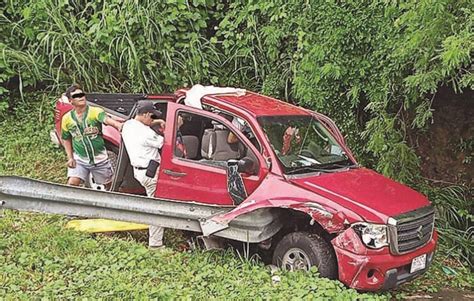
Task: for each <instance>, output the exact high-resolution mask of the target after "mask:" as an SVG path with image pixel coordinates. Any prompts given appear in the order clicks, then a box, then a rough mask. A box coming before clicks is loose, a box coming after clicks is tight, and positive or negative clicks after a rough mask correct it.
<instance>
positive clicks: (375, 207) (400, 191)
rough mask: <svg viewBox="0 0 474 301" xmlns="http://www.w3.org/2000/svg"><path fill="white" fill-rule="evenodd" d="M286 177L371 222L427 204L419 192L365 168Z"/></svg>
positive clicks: (384, 221)
mask: <svg viewBox="0 0 474 301" xmlns="http://www.w3.org/2000/svg"><path fill="white" fill-rule="evenodd" d="M288 180H289V181H290V182H291V183H293V184H295V185H297V186H299V187H301V188H304V189H306V190H309V191H312V192H314V193H317V194H319V195H321V196H324V197H326V198H328V199H331V200H333V201H334V202H337V203H339V204H340V205H341V206H343V207H345V208H347V209H349V210H352V211H354V212H355V213H357V214H358V215H360V216H361V217H363V218H364V219H365V220H366V221H368V222H373V223H386V222H387V220H388V218H389V217H394V216H397V215H399V214H402V213H405V212H409V211H412V210H415V209H418V208H420V207H425V206H428V205H429V204H430V202H429V201H428V199H427V198H426V197H425V196H424V195H422V194H421V193H419V192H417V191H415V190H413V189H411V188H409V187H408V186H405V185H403V184H400V183H397V182H395V181H393V180H391V179H388V178H386V177H384V176H382V175H380V174H378V173H376V172H375V171H372V170H370V169H366V168H356V169H351V170H348V171H343V172H335V173H325V174H321V175H319V176H310V177H298V178H291V179H288Z"/></svg>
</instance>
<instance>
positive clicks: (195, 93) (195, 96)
mask: <svg viewBox="0 0 474 301" xmlns="http://www.w3.org/2000/svg"><path fill="white" fill-rule="evenodd" d="M245 92H246V91H245V89H240V88H230V87H226V88H223V87H214V86H203V85H199V84H198V85H194V86H192V88H191V89H189V90H188V91H187V92H186V98H185V99H184V104H185V105H187V106H190V107H194V108H198V109H202V105H201V98H203V97H204V96H205V95H209V94H229V95H237V96H242V95H245Z"/></svg>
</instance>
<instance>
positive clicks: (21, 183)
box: [0, 176, 281, 243]
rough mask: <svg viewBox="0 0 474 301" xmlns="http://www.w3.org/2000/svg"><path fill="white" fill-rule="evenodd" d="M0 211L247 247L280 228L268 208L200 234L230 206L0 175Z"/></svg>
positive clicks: (274, 214) (277, 220) (275, 213)
mask: <svg viewBox="0 0 474 301" xmlns="http://www.w3.org/2000/svg"><path fill="white" fill-rule="evenodd" d="M0 208H1V209H15V210H20V211H31V212H40V213H52V214H63V215H73V216H82V217H91V218H105V219H112V220H119V221H127V222H135V223H142V224H148V225H155V226H162V227H166V228H173V229H179V230H188V231H194V232H204V234H205V235H208V234H214V235H216V236H220V237H225V238H230V239H234V240H239V241H248V242H252V243H253V242H261V241H264V240H266V239H268V238H270V237H271V236H273V235H274V234H275V233H276V232H278V230H280V228H281V222H280V215H279V214H278V213H277V212H275V211H274V210H272V209H263V210H257V211H255V212H253V213H251V214H248V215H244V216H242V217H239V218H237V219H235V220H233V221H232V222H231V223H230V224H228V225H217V226H216V225H213V230H212V232H209V231H203V228H205V227H206V225H208V224H209V223H210V221H209V219H210V218H211V217H212V216H214V215H216V214H221V213H225V212H228V211H230V210H232V209H233V208H222V207H217V206H212V205H203V204H198V203H194V202H180V201H171V200H164V199H156V198H148V197H142V196H137V195H130V194H124V193H117V192H107V191H97V190H91V189H87V188H81V187H71V186H66V185H61V184H53V183H49V182H44V181H39V180H33V179H28V178H22V177H15V176H0ZM216 227H217V228H218V229H217V228H216ZM206 232H207V233H206Z"/></svg>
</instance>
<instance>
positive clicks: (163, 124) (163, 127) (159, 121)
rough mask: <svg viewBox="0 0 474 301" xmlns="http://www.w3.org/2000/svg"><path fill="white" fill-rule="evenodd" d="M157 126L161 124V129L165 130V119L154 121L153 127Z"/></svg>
mask: <svg viewBox="0 0 474 301" xmlns="http://www.w3.org/2000/svg"><path fill="white" fill-rule="evenodd" d="M156 124H159V125H160V128H162V129H163V130H164V129H165V121H164V120H163V119H154V120H153V121H152V122H151V125H152V126H154V125H156Z"/></svg>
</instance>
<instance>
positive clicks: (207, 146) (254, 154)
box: [155, 103, 268, 206]
mask: <svg viewBox="0 0 474 301" xmlns="http://www.w3.org/2000/svg"><path fill="white" fill-rule="evenodd" d="M166 119H167V123H166V130H165V145H164V146H163V150H162V156H161V165H160V171H159V176H158V185H157V190H156V193H155V196H156V197H160V198H166V199H176V200H182V201H195V202H199V203H208V204H216V205H228V206H233V205H236V204H235V203H234V201H233V198H232V197H231V195H230V194H229V191H228V168H227V165H228V161H229V160H234V161H235V160H240V159H243V158H247V159H248V160H250V161H252V162H253V163H255V169H254V172H252V174H245V173H241V174H240V175H241V176H242V179H243V183H244V185H243V186H244V189H245V190H246V193H247V194H251V193H252V192H253V191H254V190H255V189H256V188H257V187H258V186H259V185H260V183H261V181H262V180H263V178H264V177H265V175H266V174H267V172H268V168H267V167H266V163H265V161H264V159H263V157H262V156H261V154H260V153H258V151H257V150H256V148H255V147H254V146H253V145H252V144H251V143H250V142H249V141H248V140H247V139H246V138H245V136H244V135H242V134H241V133H240V132H239V131H238V130H237V129H235V128H234V127H233V126H232V124H231V122H229V121H228V120H226V119H225V118H223V117H221V116H219V115H217V114H214V113H211V112H207V111H203V110H198V109H195V108H191V107H188V106H184V105H179V104H175V103H169V106H168V112H167V118H166ZM231 132H232V133H233V134H234V135H235V136H237V137H238V140H239V141H238V142H237V143H233V144H229V143H228V142H227V136H228V135H229V133H231Z"/></svg>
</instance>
